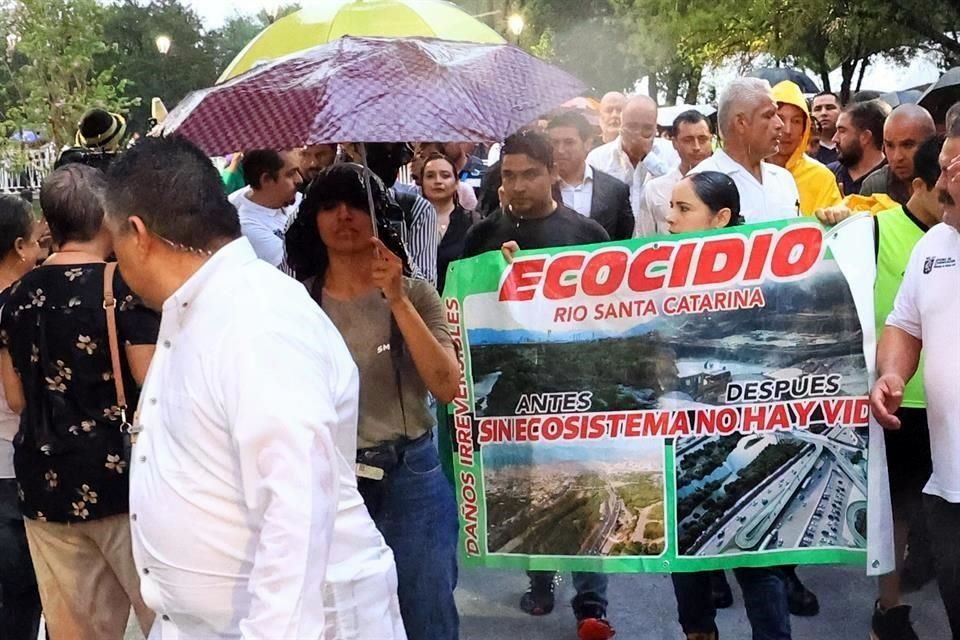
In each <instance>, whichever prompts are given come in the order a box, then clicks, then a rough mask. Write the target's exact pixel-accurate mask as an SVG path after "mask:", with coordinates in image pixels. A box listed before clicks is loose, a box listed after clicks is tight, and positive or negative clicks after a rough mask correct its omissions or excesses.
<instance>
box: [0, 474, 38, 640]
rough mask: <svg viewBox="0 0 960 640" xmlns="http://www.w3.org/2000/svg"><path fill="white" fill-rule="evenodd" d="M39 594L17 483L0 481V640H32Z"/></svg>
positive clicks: (35, 630) (34, 636) (35, 626)
mask: <svg viewBox="0 0 960 640" xmlns="http://www.w3.org/2000/svg"><path fill="white" fill-rule="evenodd" d="M39 626H40V594H39V593H38V592H37V578H36V576H34V573H33V562H32V561H31V560H30V549H29V548H28V547H27V534H26V532H25V531H24V529H23V518H22V517H21V516H20V502H19V499H18V498H17V481H16V480H14V479H12V478H10V479H7V478H4V479H0V638H4V639H5V640H36V638H37V632H38V630H39Z"/></svg>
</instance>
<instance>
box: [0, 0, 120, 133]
mask: <svg viewBox="0 0 960 640" xmlns="http://www.w3.org/2000/svg"><path fill="white" fill-rule="evenodd" d="M102 12H103V8H102V7H101V6H100V5H99V4H97V2H96V0H20V1H18V2H16V3H11V4H10V5H8V6H7V7H6V11H5V13H4V18H5V27H6V30H7V31H6V32H7V33H10V34H15V36H16V38H18V40H17V42H16V51H17V52H18V54H19V55H21V56H23V58H22V60H23V64H22V65H21V66H19V68H17V69H16V72H15V73H13V74H12V75H11V82H12V84H13V91H11V92H9V93H8V97H9V98H11V99H12V100H11V102H10V103H8V104H7V105H6V109H5V115H6V118H5V120H6V121H7V125H8V126H7V128H8V129H9V128H10V127H11V125H12V126H13V128H14V129H16V128H20V127H33V128H39V129H42V130H44V131H45V132H46V133H47V134H48V135H49V137H50V139H51V140H52V141H53V142H54V143H56V144H57V145H63V144H67V143H69V142H72V141H73V137H74V134H75V132H76V128H77V122H78V121H79V119H80V117H81V116H82V115H83V112H84V111H85V110H86V109H88V108H90V107H92V106H102V107H105V108H107V109H111V110H115V111H126V110H127V109H128V108H130V107H131V106H132V105H133V104H134V102H133V101H132V100H130V99H129V98H128V97H126V96H125V88H126V82H125V81H124V80H122V79H121V80H118V79H117V77H116V76H115V75H114V67H113V65H104V66H101V67H99V68H98V67H97V66H96V65H95V64H94V59H95V58H96V57H97V56H99V55H101V54H104V53H106V51H107V49H108V47H107V45H106V44H105V43H104V39H103V27H102V22H101V17H102ZM8 135H9V134H8ZM4 137H6V136H4Z"/></svg>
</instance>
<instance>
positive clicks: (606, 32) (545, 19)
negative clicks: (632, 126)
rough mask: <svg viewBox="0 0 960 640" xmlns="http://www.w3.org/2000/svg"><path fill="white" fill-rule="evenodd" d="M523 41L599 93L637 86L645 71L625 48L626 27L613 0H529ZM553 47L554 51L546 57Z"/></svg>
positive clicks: (526, 6)
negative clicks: (641, 74)
mask: <svg viewBox="0 0 960 640" xmlns="http://www.w3.org/2000/svg"><path fill="white" fill-rule="evenodd" d="M522 13H523V15H524V17H525V19H526V22H527V24H526V28H525V30H524V35H523V40H524V41H525V42H530V43H536V44H534V45H533V46H532V47H531V50H532V51H533V52H534V53H536V54H539V55H541V56H542V57H545V58H547V59H549V60H550V61H551V62H553V63H554V64H557V65H558V66H560V67H563V68H564V69H566V70H567V71H569V72H570V73H572V74H573V75H575V76H577V77H578V78H580V79H581V80H582V81H584V82H585V83H586V84H588V85H591V86H592V87H593V89H594V91H595V92H596V93H598V94H600V93H603V92H605V91H611V90H617V91H622V90H625V89H630V88H632V87H633V85H634V83H635V82H636V81H637V80H638V79H639V77H640V76H639V75H638V71H639V69H638V68H637V66H636V65H635V64H634V60H633V59H632V58H631V57H630V56H629V55H627V52H626V48H625V47H624V46H623V44H622V43H624V42H625V41H626V40H627V35H628V33H627V30H626V26H627V25H625V24H624V23H623V22H622V21H621V20H620V19H619V18H618V17H617V15H616V8H615V6H614V5H613V3H612V2H611V1H610V0H579V1H577V2H571V1H569V0H527V1H526V2H525V3H524V4H523V7H522ZM551 50H552V54H553V55H543V54H545V53H549V52H550V51H551Z"/></svg>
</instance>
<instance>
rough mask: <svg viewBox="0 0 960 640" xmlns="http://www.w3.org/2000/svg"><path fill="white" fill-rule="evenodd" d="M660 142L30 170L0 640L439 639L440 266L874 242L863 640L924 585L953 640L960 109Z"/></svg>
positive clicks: (697, 121) (317, 153)
mask: <svg viewBox="0 0 960 640" xmlns="http://www.w3.org/2000/svg"><path fill="white" fill-rule="evenodd" d="M657 112H658V105H657V104H656V102H655V101H654V100H653V99H651V98H649V97H646V96H625V95H622V94H618V93H611V94H607V95H606V96H604V97H603V99H602V100H601V102H600V124H601V126H600V131H599V135H598V132H596V131H595V130H594V129H593V128H592V127H591V126H590V124H589V122H588V121H587V120H586V118H585V117H584V116H583V114H581V113H579V112H576V111H561V112H557V113H552V114H549V116H548V117H545V118H544V119H542V120H540V121H537V122H535V123H531V124H530V125H529V126H528V127H525V128H524V129H523V130H521V131H519V132H517V133H516V134H514V135H511V136H510V137H509V138H507V139H506V140H504V141H502V143H500V144H498V145H495V146H494V148H491V149H490V150H489V151H490V155H489V157H488V158H487V160H485V161H484V160H481V159H479V158H478V157H477V156H476V155H475V154H476V153H477V152H478V150H477V148H476V145H472V144H464V143H454V142H436V143H419V144H416V145H410V144H406V143H402V142H398V143H378V144H367V145H365V148H361V147H360V146H359V145H358V144H341V145H313V146H310V147H306V148H303V149H247V150H244V151H243V153H242V154H240V153H238V154H235V155H234V156H233V157H232V158H230V159H229V161H228V162H227V164H226V166H225V168H224V169H223V170H222V171H221V172H218V171H217V170H216V169H215V168H214V165H213V164H212V163H211V161H210V159H209V158H208V157H206V156H205V155H204V154H203V153H202V152H201V151H200V150H199V149H197V148H196V147H195V146H193V145H192V144H191V143H190V142H189V141H187V140H184V139H181V138H177V137H173V138H167V139H165V138H151V137H148V138H144V139H142V140H140V141H138V142H137V143H136V144H135V145H132V146H131V147H130V148H129V149H128V150H125V151H123V152H118V153H116V154H114V155H112V156H111V157H109V159H108V161H104V160H103V158H102V157H101V156H99V155H98V156H97V165H98V166H97V167H96V168H95V167H91V166H88V164H90V163H85V162H83V161H75V162H69V163H65V164H63V166H60V167H59V168H57V169H56V170H55V171H53V173H51V174H50V175H49V176H48V178H47V179H46V181H45V183H44V185H43V188H42V190H41V193H40V208H41V209H42V214H43V218H42V220H39V221H38V220H36V219H35V218H34V217H33V216H32V215H31V211H30V209H29V207H28V205H27V204H26V203H25V202H24V201H23V200H22V199H20V198H17V197H14V196H0V290H2V293H0V304H2V315H0V373H2V383H3V384H2V388H0V391H2V396H0V516H2V518H0V547H2V551H3V552H2V554H0V593H2V606H0V629H2V630H3V631H2V632H3V634H4V637H10V638H12V639H14V640H27V639H30V640H33V639H34V638H36V637H37V633H38V628H39V624H40V614H41V611H42V613H43V618H44V620H45V622H46V625H47V633H48V637H50V638H52V639H53V640H73V639H77V640H111V639H117V640H119V639H120V638H122V637H123V634H124V629H125V627H126V624H127V620H128V617H129V615H130V610H131V607H132V609H133V611H134V613H135V614H136V618H137V621H138V622H139V624H140V627H141V629H142V630H143V632H144V633H145V634H147V635H149V637H150V638H154V639H155V638H161V639H163V638H174V639H175V638H182V639H198V640H199V639H201V638H202V639H208V638H223V639H224V640H226V639H228V638H241V637H242V638H251V639H253V638H263V639H280V638H291V639H292V638H297V639H300V638H325V639H328V640H334V639H339V640H348V639H355V640H391V639H396V640H400V639H403V638H409V639H410V640H454V639H456V638H458V637H459V633H460V631H459V617H458V611H457V606H456V602H455V599H454V591H455V589H456V586H457V577H458V565H457V535H458V522H457V506H456V501H455V497H454V491H453V486H452V483H451V482H450V480H449V479H448V476H447V475H446V474H445V473H444V471H443V464H442V460H441V453H440V451H438V444H442V442H443V441H444V439H449V437H450V435H449V430H448V425H446V424H444V421H443V418H442V416H443V414H444V412H442V411H441V412H439V415H440V416H441V419H440V424H439V425H438V421H437V415H438V412H437V411H436V406H437V405H438V404H439V405H443V404H445V403H448V402H450V401H452V399H453V398H454V396H455V395H456V393H457V387H458V383H459V377H460V371H459V365H458V360H457V354H456V353H455V349H454V341H453V339H452V337H451V333H450V329H449V327H448V326H447V324H446V320H445V312H444V306H443V302H442V298H441V294H442V291H443V288H444V284H445V277H446V274H447V270H448V267H449V265H450V264H451V263H452V262H454V261H456V260H459V259H461V258H469V257H471V256H476V255H479V254H481V253H484V252H488V251H500V252H502V254H503V256H504V258H505V259H506V260H508V261H509V260H512V259H513V256H514V254H515V253H516V251H518V250H521V249H541V248H549V247H562V246H573V245H583V244H592V243H601V242H607V241H611V240H615V241H616V240H628V239H631V238H645V237H652V236H658V235H664V234H675V233H688V232H700V231H705V230H709V229H719V228H725V227H731V226H734V225H740V224H751V223H759V222H768V221H775V220H783V219H789V218H794V217H797V216H802V215H807V216H816V218H817V219H819V220H820V221H821V222H823V223H824V224H836V223H839V222H841V221H842V220H844V219H846V218H847V217H849V216H850V215H852V214H855V213H857V212H861V211H869V212H871V213H872V214H873V221H874V231H875V233H874V239H873V243H874V253H875V259H876V270H877V279H876V284H875V307H876V318H875V321H876V326H877V329H878V332H879V333H878V335H881V336H882V337H881V338H880V344H879V348H878V355H877V368H878V380H877V382H876V385H875V386H874V388H873V390H872V392H871V403H872V407H873V411H874V413H875V415H876V417H877V419H878V421H879V422H880V423H881V424H882V425H883V426H884V427H886V429H887V431H886V432H885V433H886V445H887V463H888V468H889V481H890V493H891V496H892V507H893V516H894V523H895V550H894V551H895V556H896V558H897V567H896V570H895V571H894V572H893V573H890V574H888V575H886V576H883V577H881V578H880V579H879V583H878V597H877V601H876V605H875V609H874V611H873V620H872V633H873V637H874V638H876V639H877V640H901V639H903V640H909V639H911V638H917V637H918V636H917V634H916V632H915V631H914V630H913V628H912V625H911V622H910V607H909V606H908V605H906V604H904V602H903V594H904V592H906V591H908V590H910V589H916V588H918V587H919V586H922V584H924V583H925V582H928V581H929V580H930V579H932V578H933V577H934V576H935V577H936V579H937V581H938V584H939V588H940V593H941V595H942V599H943V604H944V606H945V608H946V611H947V615H948V619H949V622H950V626H951V629H952V632H953V636H954V637H955V638H960V554H958V552H957V550H956V549H955V548H953V547H952V545H951V537H952V535H953V531H954V529H953V527H954V526H957V525H960V466H958V463H957V460H960V436H958V435H956V434H957V433H960V405H958V398H960V395H958V393H957V390H958V389H960V375H958V373H960V371H958V368H957V364H956V363H957V362H958V361H960V339H958V338H960V332H958V324H957V318H960V308H958V306H957V305H958V304H960V303H958V298H956V297H954V296H953V295H952V293H953V292H952V289H955V288H956V287H957V286H958V285H960V204H958V203H960V104H958V105H957V106H956V107H954V108H953V109H952V110H951V112H950V113H949V114H948V115H947V118H946V120H945V121H943V122H936V121H935V120H934V118H932V117H931V115H930V114H929V113H927V112H926V111H925V110H924V109H922V108H921V107H918V106H914V105H903V106H900V107H898V108H897V109H894V110H893V111H892V112H891V111H890V110H889V108H887V107H886V106H885V105H883V104H882V103H880V102H877V101H875V100H868V101H859V102H852V103H850V104H847V105H841V104H840V103H839V100H838V99H837V97H836V96H835V95H833V94H831V93H822V94H819V95H816V96H813V97H812V98H811V99H810V100H809V101H808V99H807V97H806V96H804V95H803V94H802V93H801V91H800V89H799V87H797V86H796V85H794V84H793V83H790V82H784V83H780V84H778V85H777V86H775V87H771V86H770V85H769V84H768V83H767V82H766V81H764V80H758V79H752V78H738V79H735V80H733V81H731V82H730V83H729V85H728V86H727V87H725V89H724V91H723V92H722V93H721V95H720V97H719V104H718V111H717V115H716V119H715V120H712V119H711V118H708V117H706V116H704V115H703V114H701V113H700V112H698V111H687V112H684V113H681V114H680V115H679V116H677V118H676V119H675V121H674V122H673V126H672V127H670V128H669V136H660V135H658V134H659V133H660V132H659V130H658V127H657ZM94 119H95V120H98V121H101V120H102V121H104V122H109V121H110V118H109V117H106V118H105V117H103V114H102V112H98V113H97V114H96V118H94ZM85 121H86V118H85ZM88 124H89V123H88ZM938 132H942V133H938ZM88 133H90V135H94V134H96V131H94V132H92V133H91V132H88ZM943 133H945V135H943ZM94 137H95V135H94ZM101 151H102V150H101ZM108 151H109V150H108ZM77 157H81V158H82V157H85V156H83V155H82V154H77ZM361 160H363V162H361ZM864 241H865V242H867V241H869V239H867V238H864ZM117 267H119V269H118V268H117ZM924 345H936V346H935V348H932V349H924V348H923V347H924ZM440 450H443V447H442V446H441V447H440ZM907 549H909V552H907ZM733 574H734V576H735V578H736V580H737V582H738V583H739V585H740V587H741V589H742V590H743V594H744V603H745V607H746V613H747V617H748V619H749V621H750V625H751V627H752V630H753V638H754V639H755V640H786V639H789V638H791V625H790V616H791V615H806V616H809V615H816V614H817V612H818V609H819V605H818V602H817V598H816V595H815V594H813V593H811V592H810V591H809V590H808V589H807V588H806V587H804V585H803V583H802V582H801V580H800V577H799V576H798V573H797V568H796V567H793V566H781V567H764V568H742V569H736V570H734V571H733ZM672 578H673V585H674V592H675V596H676V605H677V612H678V619H679V623H680V627H681V629H682V632H683V634H684V635H685V637H687V638H688V639H696V640H711V639H712V640H716V639H717V638H719V636H720V630H719V629H718V627H717V623H716V610H717V608H723V607H729V606H731V604H732V595H731V591H730V587H729V585H728V583H727V581H726V578H725V576H724V574H723V572H701V573H687V574H683V573H676V574H673V576H672ZM559 579H560V577H559V576H558V575H557V574H555V573H554V572H544V571H531V572H529V580H530V587H529V589H528V590H527V592H526V593H524V594H523V595H522V597H521V598H520V601H519V607H520V609H522V610H523V611H524V612H526V613H528V614H530V615H534V616H539V615H545V614H549V613H550V612H551V611H552V610H553V609H554V607H555V591H556V585H557V583H558V580H559ZM573 585H574V587H575V589H576V596H575V597H574V599H573V601H572V603H571V604H572V609H573V613H574V617H575V620H576V629H577V633H578V636H579V637H580V638H581V639H582V640H604V639H607V638H610V637H612V636H613V635H614V633H615V631H614V627H613V624H612V622H611V616H609V615H608V611H607V607H608V601H607V577H606V576H605V575H604V574H600V573H575V574H574V575H573Z"/></svg>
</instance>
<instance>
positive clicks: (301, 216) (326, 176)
mask: <svg viewBox="0 0 960 640" xmlns="http://www.w3.org/2000/svg"><path fill="white" fill-rule="evenodd" d="M364 173H367V174H368V176H369V178H370V190H371V193H372V194H373V210H374V214H375V218H376V220H375V224H376V225H377V234H378V236H379V237H380V240H381V241H382V242H383V244H385V245H386V246H387V248H388V249H390V250H391V251H393V252H394V253H395V254H397V255H398V256H400V258H401V260H403V261H404V270H405V272H407V271H409V267H408V266H407V260H406V251H405V249H404V247H403V243H402V241H401V239H400V236H399V235H398V234H397V233H396V232H395V231H394V230H393V228H392V227H391V226H390V220H391V219H392V218H394V217H396V215H395V213H394V209H399V206H398V205H397V204H396V202H395V201H394V200H393V198H392V197H391V196H390V193H389V192H388V190H387V188H386V187H385V186H384V185H383V182H382V181H381V180H380V178H378V177H377V176H376V174H374V173H373V172H372V171H370V170H368V169H364V168H363V167H362V166H361V165H359V164H355V163H352V162H342V163H340V164H335V165H333V166H330V167H327V168H326V169H324V170H323V171H321V172H320V173H319V174H318V175H317V177H316V178H314V179H313V181H312V182H311V183H310V186H309V188H308V189H307V193H306V195H304V198H303V201H302V202H301V203H300V209H299V210H298V212H297V217H296V218H295V219H294V221H293V224H291V225H290V228H289V229H288V230H287V233H286V250H287V265H288V266H289V267H290V268H291V269H292V270H293V272H294V273H295V274H296V277H297V279H298V280H300V281H304V280H306V279H308V278H312V277H315V276H320V277H323V275H324V273H326V270H327V265H328V264H329V256H328V255H327V247H326V245H325V244H323V239H322V238H321V237H320V232H319V230H318V229H317V214H318V213H319V212H321V211H330V210H332V209H334V208H336V207H337V205H339V204H341V203H345V204H347V205H348V206H350V207H353V208H355V209H360V210H361V211H365V212H367V213H368V214H369V213H370V203H369V200H368V198H367V189H366V183H365V180H364ZM400 216H401V217H400V221H401V222H402V220H403V218H402V211H401V212H400ZM405 275H407V273H405Z"/></svg>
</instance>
